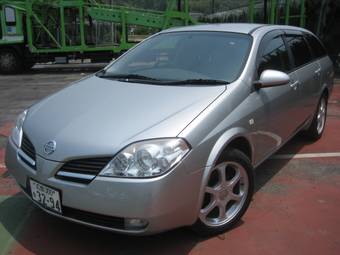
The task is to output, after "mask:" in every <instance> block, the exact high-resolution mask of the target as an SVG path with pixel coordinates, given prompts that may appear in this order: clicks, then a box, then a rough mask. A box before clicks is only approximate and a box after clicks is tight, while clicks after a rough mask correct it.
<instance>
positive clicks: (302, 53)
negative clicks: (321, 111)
mask: <svg viewBox="0 0 340 255" xmlns="http://www.w3.org/2000/svg"><path fill="white" fill-rule="evenodd" d="M285 39H286V42H287V45H288V48H289V50H290V54H291V57H292V59H293V63H294V70H295V72H296V74H297V79H298V80H297V85H298V92H299V100H298V102H299V103H298V107H297V108H296V111H295V114H296V117H297V118H298V119H299V120H300V124H303V123H304V121H306V120H307V119H309V118H310V117H312V115H313V113H314V110H315V105H316V103H317V100H318V97H319V88H320V80H321V79H320V75H321V67H320V64H319V62H318V61H317V60H316V59H315V57H314V56H313V53H312V52H311V49H310V47H309V45H308V44H307V41H306V39H305V37H304V35H303V33H302V32H300V31H291V30H288V31H286V34H285Z"/></svg>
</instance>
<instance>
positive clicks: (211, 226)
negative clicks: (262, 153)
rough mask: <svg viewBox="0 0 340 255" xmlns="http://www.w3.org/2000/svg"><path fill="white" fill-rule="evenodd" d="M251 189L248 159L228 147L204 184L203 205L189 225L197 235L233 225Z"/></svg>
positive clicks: (252, 172)
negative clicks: (194, 221)
mask: <svg viewBox="0 0 340 255" xmlns="http://www.w3.org/2000/svg"><path fill="white" fill-rule="evenodd" d="M223 173H224V174H223ZM223 180H224V181H223ZM253 192H254V170H253V167H252V164H251V162H250V159H249V158H248V157H247V156H246V155H245V154H244V153H242V152H241V151H240V150H237V149H230V150H227V151H226V152H225V153H224V154H223V155H222V156H221V158H220V159H219V160H218V162H217V163H216V165H215V167H214V169H213V170H212V171H211V173H210V175H209V178H208V181H207V183H206V184H205V186H204V195H203V196H204V197H203V202H202V206H201V208H200V211H199V216H198V220H197V221H196V223H195V224H194V225H193V226H192V229H193V230H194V231H195V232H196V233H197V234H199V235H202V236H210V235H216V234H220V233H222V232H225V231H226V230H228V229H230V228H232V227H233V226H235V224H237V223H238V222H239V220H240V219H241V217H242V216H243V214H244V213H245V212H246V210H247V208H248V206H249V204H250V201H251V199H252V196H253Z"/></svg>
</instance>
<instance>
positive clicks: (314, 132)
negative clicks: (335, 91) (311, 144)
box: [303, 94, 328, 141]
mask: <svg viewBox="0 0 340 255" xmlns="http://www.w3.org/2000/svg"><path fill="white" fill-rule="evenodd" d="M327 101H328V98H327V95H326V94H323V95H322V96H321V98H320V100H319V103H318V108H317V109H316V111H315V114H314V117H313V120H312V123H311V125H310V126H309V128H308V129H307V130H306V131H304V132H303V134H304V136H305V137H307V138H309V139H310V140H313V141H316V140H318V139H320V137H321V136H322V134H323V131H324V129H325V125H326V119H327Z"/></svg>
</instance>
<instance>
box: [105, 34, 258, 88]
mask: <svg viewBox="0 0 340 255" xmlns="http://www.w3.org/2000/svg"><path fill="white" fill-rule="evenodd" d="M251 41H252V39H251V36H249V35H245V34H238V33H226V32H201V31H200V32H194V31H193V32H170V33H163V34H159V35H156V36H154V37H151V38H150V39H147V40H145V41H144V42H142V43H141V44H139V45H138V46H137V47H135V48H134V49H132V50H131V51H129V52H128V53H127V54H125V55H124V56H123V57H121V58H119V59H118V60H116V61H115V62H113V63H112V64H111V65H110V66H109V67H108V68H107V69H106V71H105V72H102V74H101V75H100V76H101V77H104V78H105V77H106V78H109V77H111V78H117V79H122V80H125V78H126V80H133V81H136V80H137V82H143V83H145V82H146V83H148V82H149V83H157V82H158V83H165V84H186V83H188V84H190V83H192V84H193V83H195V84H223V83H224V84H226V83H230V82H232V81H234V80H236V79H237V77H238V76H239V74H240V72H241V71H242V68H243V66H244V63H245V61H246V59H247V57H248V53H249V49H250V46H251Z"/></svg>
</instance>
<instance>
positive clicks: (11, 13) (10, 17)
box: [5, 7, 15, 26]
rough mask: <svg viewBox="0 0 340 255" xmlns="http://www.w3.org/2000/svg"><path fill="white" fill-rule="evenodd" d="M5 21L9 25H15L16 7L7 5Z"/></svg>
mask: <svg viewBox="0 0 340 255" xmlns="http://www.w3.org/2000/svg"><path fill="white" fill-rule="evenodd" d="M5 21H6V24H7V25H9V26H10V25H15V9H14V8H12V7H5Z"/></svg>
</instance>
